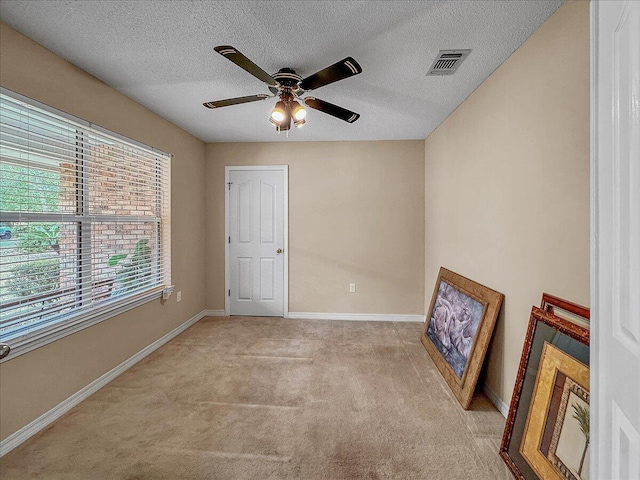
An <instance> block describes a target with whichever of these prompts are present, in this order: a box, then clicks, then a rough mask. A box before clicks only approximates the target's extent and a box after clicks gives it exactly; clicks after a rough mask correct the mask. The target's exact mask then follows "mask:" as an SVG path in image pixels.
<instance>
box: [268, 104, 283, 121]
mask: <svg viewBox="0 0 640 480" xmlns="http://www.w3.org/2000/svg"><path fill="white" fill-rule="evenodd" d="M285 108H286V106H285V104H284V102H283V101H282V100H280V101H279V102H278V103H276V106H275V108H274V109H273V111H272V112H271V118H272V119H274V120H275V121H276V122H278V123H280V122H281V121H283V120H284V118H285V116H286V110H285Z"/></svg>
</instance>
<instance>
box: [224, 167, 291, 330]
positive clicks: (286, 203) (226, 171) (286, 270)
mask: <svg viewBox="0 0 640 480" xmlns="http://www.w3.org/2000/svg"><path fill="white" fill-rule="evenodd" d="M242 170H245V171H246V170H263V171H265V170H267V171H274V170H275V171H281V172H283V173H284V219H283V220H284V252H283V253H284V282H283V283H284V285H283V288H284V292H283V303H284V305H283V307H284V317H285V318H287V317H289V166H288V165H244V166H242V165H241V166H226V167H224V185H223V187H224V314H225V315H226V316H227V317H228V316H229V315H231V303H230V301H229V294H228V292H229V289H230V288H231V274H230V270H229V241H228V238H229V175H230V172H231V171H242Z"/></svg>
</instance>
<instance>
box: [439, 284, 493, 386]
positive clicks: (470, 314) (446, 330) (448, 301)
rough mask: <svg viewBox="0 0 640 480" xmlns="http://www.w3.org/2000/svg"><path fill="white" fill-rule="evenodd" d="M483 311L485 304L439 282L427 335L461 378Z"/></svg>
mask: <svg viewBox="0 0 640 480" xmlns="http://www.w3.org/2000/svg"><path fill="white" fill-rule="evenodd" d="M483 312H484V305H483V304H482V303H480V302H478V301H477V300H475V299H473V298H471V297H470V296H468V295H466V294H465V293H463V292H461V291H460V290H458V289H457V288H456V287H454V286H453V285H450V284H448V283H447V282H445V281H444V280H442V281H440V285H439V286H438V294H437V296H436V301H435V304H434V306H433V309H432V311H431V318H430V321H429V327H428V328H427V335H429V338H430V339H431V341H432V342H433V343H434V345H435V346H436V348H437V349H438V351H439V352H440V354H442V356H443V357H444V359H445V360H446V362H447V364H448V365H449V366H450V367H451V369H452V370H453V371H454V372H455V374H456V375H457V376H458V378H462V374H463V372H464V370H465V368H466V366H467V363H468V361H469V354H470V353H471V347H472V346H473V342H474V340H475V338H476V334H477V332H478V327H479V326H480V320H481V319H482V314H483Z"/></svg>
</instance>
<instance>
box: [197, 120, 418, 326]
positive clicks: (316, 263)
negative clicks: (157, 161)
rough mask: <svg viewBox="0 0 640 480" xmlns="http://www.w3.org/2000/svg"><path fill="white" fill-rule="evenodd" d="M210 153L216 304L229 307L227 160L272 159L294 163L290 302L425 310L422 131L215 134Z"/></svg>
mask: <svg viewBox="0 0 640 480" xmlns="http://www.w3.org/2000/svg"><path fill="white" fill-rule="evenodd" d="M265 121H266V119H265ZM345 128H348V126H346V127H345ZM274 134H275V133H274ZM292 135H295V132H292ZM206 158H207V163H206V182H207V193H206V195H207V198H206V210H207V235H206V237H207V304H208V306H209V308H215V309H223V308H224V293H225V290H224V167H225V165H269V164H270V165H289V285H290V287H289V288H290V290H289V310H290V311H291V312H322V313H390V314H422V313H423V305H422V302H423V295H424V216H423V211H424V210H423V209H424V142H423V141H396V142H394V141H389V142H386V141H383V142H304V143H302V142H291V143H288V142H282V143H243V144H238V143H222V144H209V145H207V154H206ZM220 187H222V188H220ZM352 282H354V283H356V285H357V293H349V283H352Z"/></svg>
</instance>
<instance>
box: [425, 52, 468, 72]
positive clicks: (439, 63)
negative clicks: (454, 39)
mask: <svg viewBox="0 0 640 480" xmlns="http://www.w3.org/2000/svg"><path fill="white" fill-rule="evenodd" d="M469 53H471V50H440V51H439V52H438V56H437V57H436V59H435V60H434V61H433V64H432V65H431V67H430V68H429V73H427V76H429V75H453V74H454V73H455V71H456V70H457V69H458V67H459V66H460V64H461V63H462V61H463V60H464V59H465V58H467V57H468V56H469Z"/></svg>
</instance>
